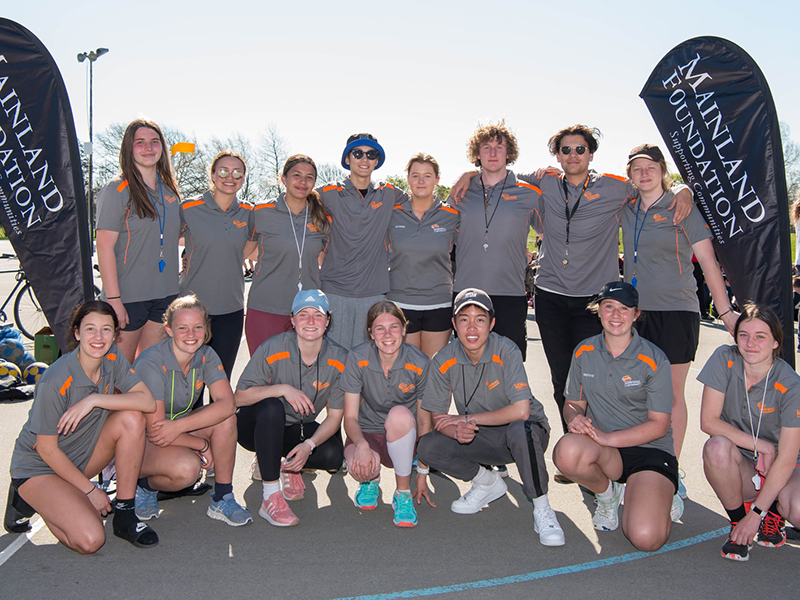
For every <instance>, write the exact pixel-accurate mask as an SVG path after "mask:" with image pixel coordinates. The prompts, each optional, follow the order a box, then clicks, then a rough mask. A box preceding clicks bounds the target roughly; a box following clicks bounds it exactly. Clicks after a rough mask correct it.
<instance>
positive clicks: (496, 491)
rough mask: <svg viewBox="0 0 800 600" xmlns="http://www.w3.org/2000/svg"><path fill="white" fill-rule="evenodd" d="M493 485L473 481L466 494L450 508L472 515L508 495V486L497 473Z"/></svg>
mask: <svg viewBox="0 0 800 600" xmlns="http://www.w3.org/2000/svg"><path fill="white" fill-rule="evenodd" d="M494 477H495V480H494V483H492V484H491V485H478V484H477V483H473V484H472V487H471V488H469V490H468V491H467V493H466V494H464V495H463V496H461V498H459V499H458V500H456V501H455V502H453V503H452V504H451V505H450V510H452V511H453V512H454V513H457V514H459V515H472V514H475V513H476V512H478V511H480V510H481V509H482V508H483V507H484V506H486V505H487V504H489V502H493V501H495V500H497V499H498V498H502V497H503V496H505V495H506V491H507V490H508V486H507V485H506V482H505V481H503V478H502V477H500V475H498V474H497V473H495V474H494Z"/></svg>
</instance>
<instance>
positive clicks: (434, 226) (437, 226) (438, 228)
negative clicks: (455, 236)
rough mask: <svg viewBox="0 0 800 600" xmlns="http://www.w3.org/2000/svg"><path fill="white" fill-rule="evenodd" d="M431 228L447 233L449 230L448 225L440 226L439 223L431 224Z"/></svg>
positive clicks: (437, 231)
mask: <svg viewBox="0 0 800 600" xmlns="http://www.w3.org/2000/svg"><path fill="white" fill-rule="evenodd" d="M431 229H433V231H434V232H436V233H445V232H446V231H447V227H440V226H439V225H437V224H434V225H431Z"/></svg>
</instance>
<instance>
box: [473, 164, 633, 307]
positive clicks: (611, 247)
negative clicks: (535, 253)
mask: <svg viewBox="0 0 800 600" xmlns="http://www.w3.org/2000/svg"><path fill="white" fill-rule="evenodd" d="M519 178H520V179H522V180H524V181H527V182H529V183H531V184H533V185H535V186H537V187H538V188H539V189H541V192H542V199H543V207H544V210H542V211H540V212H538V213H537V214H536V215H535V218H534V220H533V221H532V226H533V228H534V229H536V231H537V232H539V233H540V234H541V235H542V248H541V250H540V252H539V270H538V271H537V273H536V286H537V287H540V288H542V289H544V290H547V291H549V292H555V293H556V294H562V295H564V296H593V295H595V294H597V292H598V291H600V288H602V287H603V285H605V284H606V283H608V282H609V281H616V280H617V279H619V235H618V232H619V219H618V213H619V211H620V209H621V208H622V206H623V204H624V203H625V201H626V200H627V199H632V198H633V197H635V195H636V193H635V190H634V188H633V186H632V185H630V184H628V183H627V180H626V179H625V178H624V177H617V176H616V175H604V174H601V173H597V172H596V171H593V170H590V171H589V185H588V186H587V188H586V191H585V192H584V193H583V196H582V198H581V203H580V206H578V210H576V211H575V214H574V215H573V216H572V218H571V220H570V227H569V257H568V260H569V264H568V265H567V268H566V269H565V268H564V265H563V263H562V261H563V259H564V249H565V247H566V240H567V218H566V215H565V211H564V209H565V197H564V186H563V183H562V182H563V181H564V179H563V176H562V175H561V174H556V173H548V174H546V175H545V176H544V177H542V178H541V179H538V178H537V177H535V176H534V175H519ZM475 179H477V177H476V178H475ZM583 183H584V182H581V183H580V185H575V184H573V183H572V182H570V181H569V180H568V179H567V180H566V184H567V192H568V194H567V195H568V200H569V203H568V205H569V210H570V212H572V209H573V208H574V207H575V204H576V202H577V200H578V197H579V196H580V194H581V191H582V190H583Z"/></svg>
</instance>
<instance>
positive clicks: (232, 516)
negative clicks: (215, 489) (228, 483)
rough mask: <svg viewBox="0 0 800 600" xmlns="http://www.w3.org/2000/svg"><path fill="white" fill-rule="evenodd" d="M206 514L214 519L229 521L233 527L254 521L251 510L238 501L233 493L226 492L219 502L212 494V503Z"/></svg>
mask: <svg viewBox="0 0 800 600" xmlns="http://www.w3.org/2000/svg"><path fill="white" fill-rule="evenodd" d="M206 514H207V515H208V516H209V517H211V518H212V519H216V520H217V521H222V522H223V523H227V524H228V525H230V526H231V527H241V526H242V525H247V524H248V523H252V522H253V517H251V516H250V511H249V510H247V509H246V508H245V507H244V506H242V505H241V504H239V503H238V502H236V499H235V498H234V497H233V493H230V494H225V495H224V496H223V497H222V500H220V501H219V502H217V501H216V500H214V496H213V494H212V496H211V504H209V506H208V510H207V511H206Z"/></svg>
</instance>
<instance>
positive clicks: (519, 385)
mask: <svg viewBox="0 0 800 600" xmlns="http://www.w3.org/2000/svg"><path fill="white" fill-rule="evenodd" d="M527 387H528V384H527V383H525V382H524V381H520V382H519V383H515V384H514V389H515V390H524V389H525V388H527Z"/></svg>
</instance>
